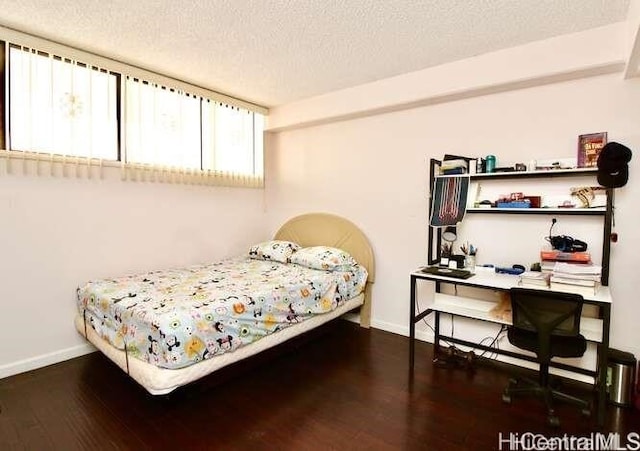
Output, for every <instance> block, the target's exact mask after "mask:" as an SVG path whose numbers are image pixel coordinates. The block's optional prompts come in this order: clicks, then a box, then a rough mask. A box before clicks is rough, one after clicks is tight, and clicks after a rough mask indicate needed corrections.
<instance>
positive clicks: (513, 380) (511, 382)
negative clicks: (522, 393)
mask: <svg viewBox="0 0 640 451" xmlns="http://www.w3.org/2000/svg"><path fill="white" fill-rule="evenodd" d="M509 385H518V379H513V378H511V379H509Z"/></svg>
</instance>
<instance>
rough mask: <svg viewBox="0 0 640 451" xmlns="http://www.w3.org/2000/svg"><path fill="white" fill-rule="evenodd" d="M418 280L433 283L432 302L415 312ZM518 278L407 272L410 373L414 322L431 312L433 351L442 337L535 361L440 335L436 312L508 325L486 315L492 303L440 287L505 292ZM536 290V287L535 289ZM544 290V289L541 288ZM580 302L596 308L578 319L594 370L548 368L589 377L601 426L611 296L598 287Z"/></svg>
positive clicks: (485, 271)
mask: <svg viewBox="0 0 640 451" xmlns="http://www.w3.org/2000/svg"><path fill="white" fill-rule="evenodd" d="M419 280H429V281H432V282H435V293H434V295H433V302H432V303H431V304H429V305H428V306H427V308H426V309H425V310H423V311H422V312H417V311H416V285H417V282H418V281H419ZM518 282H519V278H518V276H514V275H509V274H497V273H496V272H495V270H494V269H493V268H477V271H476V274H475V275H474V276H472V277H470V278H468V279H456V278H453V277H445V276H441V275H436V274H428V273H424V272H421V271H416V272H413V273H411V306H410V314H409V317H410V322H409V338H410V341H409V367H410V370H411V371H413V367H414V360H415V355H414V354H415V336H416V323H417V322H418V321H420V320H422V319H423V318H425V317H427V316H428V315H430V314H431V313H433V314H434V315H435V327H434V329H435V330H434V333H435V336H434V350H435V352H437V351H438V349H439V346H440V339H441V338H444V339H446V340H447V341H450V342H452V343H457V344H461V345H465V346H471V347H473V348H475V349H482V350H489V351H492V352H495V353H498V354H502V355H507V356H510V357H515V358H518V359H522V360H528V361H531V362H535V361H536V359H535V357H531V356H529V355H526V354H521V353H518V352H514V351H510V350H503V349H496V348H490V347H489V346H485V345H482V344H479V343H472V342H468V341H466V340H461V339H459V338H455V337H449V336H444V335H441V334H440V313H447V314H451V315H455V316H462V317H466V318H471V319H475V320H480V321H488V322H493V323H497V324H510V322H509V321H505V320H502V319H498V318H494V317H492V316H491V315H490V314H489V310H491V308H492V307H493V306H495V303H494V302H488V301H482V300H479V299H472V298H465V297H461V296H454V295H448V294H444V293H441V292H440V284H442V283H447V284H453V285H460V286H467V287H474V288H481V289H489V290H494V291H508V290H509V289H511V288H512V287H516V286H519V284H518ZM538 289H540V288H538ZM542 289H544V288H542ZM583 297H584V303H585V304H588V305H594V306H596V307H597V308H598V311H599V315H598V318H586V317H583V318H581V320H580V332H581V333H582V335H584V337H585V338H586V339H587V340H588V341H591V342H595V343H597V355H598V363H597V368H596V371H592V370H588V369H585V368H581V367H576V366H571V365H566V364H563V363H555V362H552V363H551V366H552V367H554V368H560V369H564V370H568V371H572V372H575V373H579V374H585V375H588V376H592V377H593V378H594V381H595V386H596V388H597V392H598V396H597V399H598V411H597V419H598V425H603V424H604V416H605V411H606V410H605V409H606V403H607V401H606V374H607V353H608V350H609V327H610V321H611V303H612V301H611V293H610V291H609V287H601V288H600V289H599V290H598V292H597V294H595V295H593V296H588V295H583Z"/></svg>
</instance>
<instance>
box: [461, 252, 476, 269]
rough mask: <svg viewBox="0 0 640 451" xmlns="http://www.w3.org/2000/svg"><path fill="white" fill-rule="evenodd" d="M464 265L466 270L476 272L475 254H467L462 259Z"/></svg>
mask: <svg viewBox="0 0 640 451" xmlns="http://www.w3.org/2000/svg"><path fill="white" fill-rule="evenodd" d="M464 267H465V269H466V270H467V271H470V272H472V273H475V272H476V256H475V255H467V256H466V257H465V259H464Z"/></svg>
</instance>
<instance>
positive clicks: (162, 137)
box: [125, 77, 202, 169]
mask: <svg viewBox="0 0 640 451" xmlns="http://www.w3.org/2000/svg"><path fill="white" fill-rule="evenodd" d="M125 97H126V110H125V114H126V121H125V123H126V127H125V137H126V141H125V143H126V160H127V162H132V163H147V164H156V165H161V166H174V167H179V168H188V169H202V164H201V149H202V140H201V138H200V124H201V120H200V99H198V98H196V97H195V96H192V95H189V94H186V93H183V92H180V91H176V90H173V89H169V88H166V87H164V86H160V85H157V84H151V83H148V82H143V81H140V80H137V79H133V78H130V77H127V83H126V86H125Z"/></svg>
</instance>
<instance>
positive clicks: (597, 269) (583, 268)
mask: <svg viewBox="0 0 640 451" xmlns="http://www.w3.org/2000/svg"><path fill="white" fill-rule="evenodd" d="M553 273H554V274H557V273H564V274H594V275H600V274H602V266H599V265H588V264H587V265H585V264H580V263H564V262H556V265H555V266H554V267H553Z"/></svg>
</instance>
